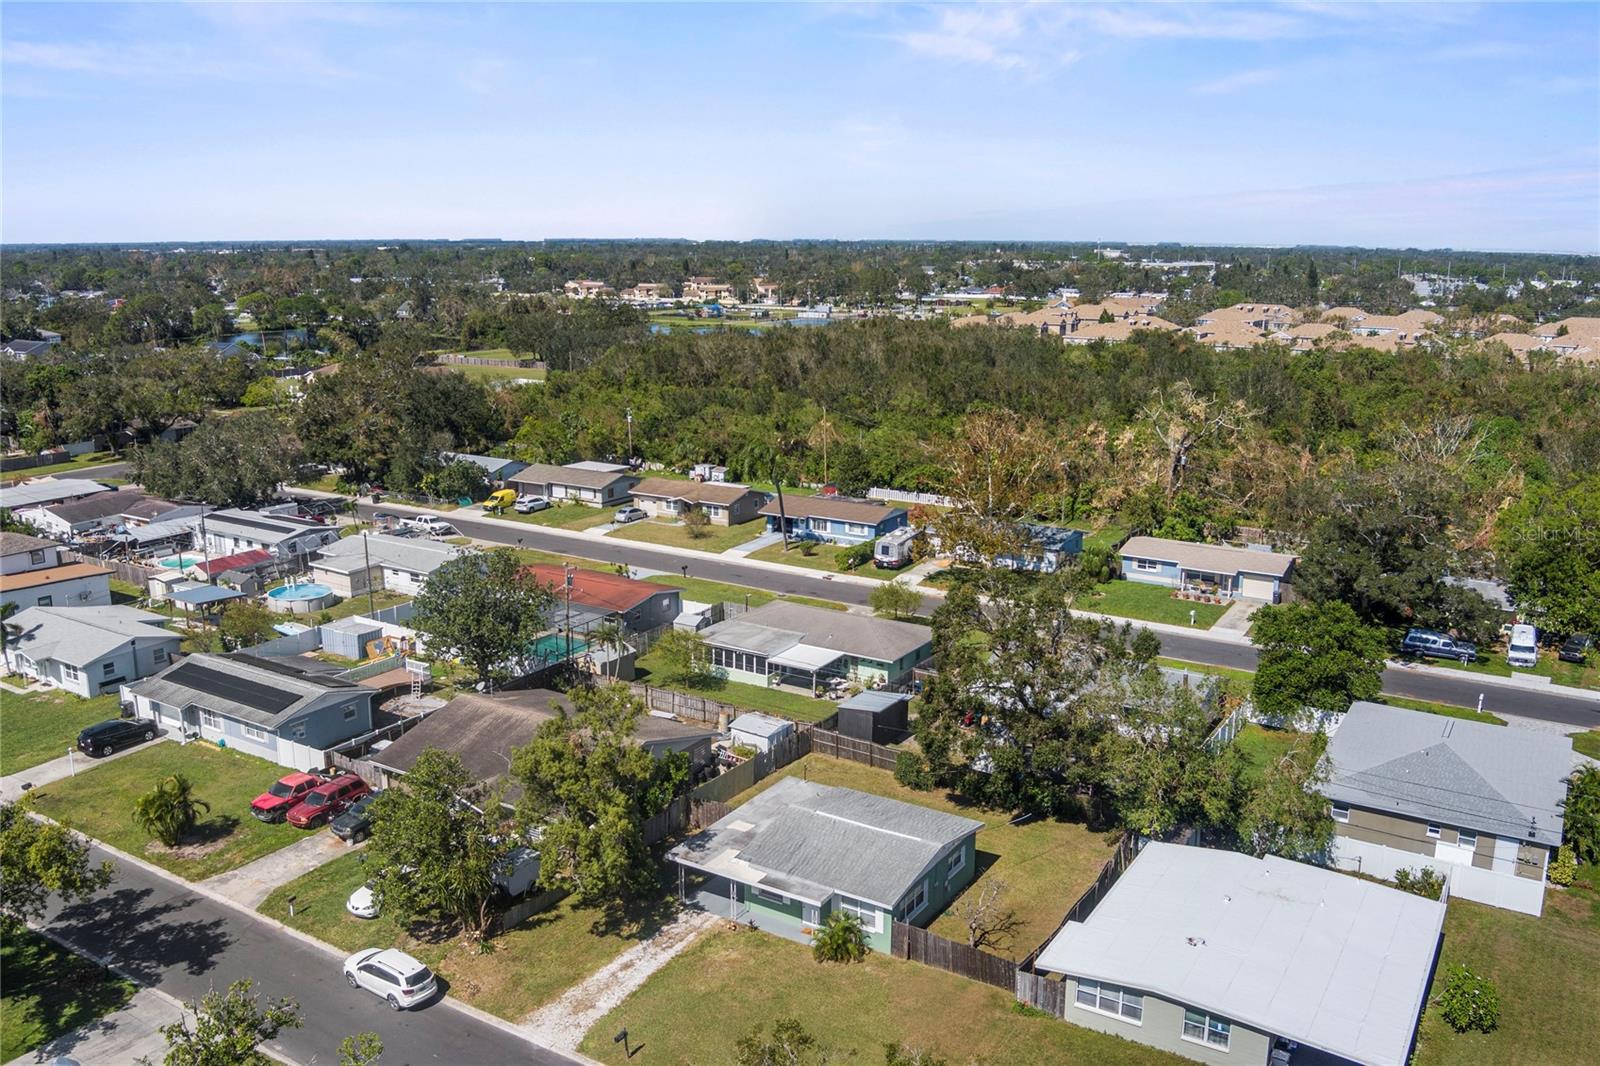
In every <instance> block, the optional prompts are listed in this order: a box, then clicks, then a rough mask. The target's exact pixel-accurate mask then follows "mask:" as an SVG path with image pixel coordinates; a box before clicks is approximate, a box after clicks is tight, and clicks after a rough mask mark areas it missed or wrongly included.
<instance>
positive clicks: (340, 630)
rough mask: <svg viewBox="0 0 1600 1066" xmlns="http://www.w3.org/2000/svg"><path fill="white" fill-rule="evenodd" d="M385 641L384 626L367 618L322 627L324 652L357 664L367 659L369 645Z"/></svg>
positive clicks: (341, 620)
mask: <svg viewBox="0 0 1600 1066" xmlns="http://www.w3.org/2000/svg"><path fill="white" fill-rule="evenodd" d="M382 639H383V626H382V625H381V624H379V623H377V622H372V621H368V620H367V619H365V618H341V619H339V620H338V621H337V622H329V623H328V624H327V625H324V626H323V627H322V650H323V651H326V652H331V653H332V654H334V655H338V656H342V657H343V658H346V659H355V660H356V661H357V662H359V661H361V660H363V659H365V658H366V657H367V645H368V644H369V643H371V642H372V641H375V640H382Z"/></svg>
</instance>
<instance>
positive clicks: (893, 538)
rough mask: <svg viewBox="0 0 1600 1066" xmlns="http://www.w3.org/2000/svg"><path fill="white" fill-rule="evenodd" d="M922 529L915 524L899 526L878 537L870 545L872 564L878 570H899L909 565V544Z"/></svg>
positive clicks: (918, 535) (919, 534) (920, 533)
mask: <svg viewBox="0 0 1600 1066" xmlns="http://www.w3.org/2000/svg"><path fill="white" fill-rule="evenodd" d="M920 536H922V530H920V529H918V528H917V527H916V526H901V527H900V528H899V529H894V530H890V531H889V532H888V533H885V534H884V535H883V536H881V537H879V538H878V543H876V544H874V545H873V546H872V565H873V566H876V567H877V568H878V569H879V570H899V569H900V568H902V567H905V566H910V565H911V545H912V544H913V543H914V542H915V541H916V539H917V538H918V537H920Z"/></svg>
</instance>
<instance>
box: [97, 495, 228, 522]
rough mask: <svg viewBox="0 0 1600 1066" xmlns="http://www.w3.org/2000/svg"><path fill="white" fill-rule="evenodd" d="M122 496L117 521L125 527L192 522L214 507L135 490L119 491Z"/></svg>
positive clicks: (208, 512)
mask: <svg viewBox="0 0 1600 1066" xmlns="http://www.w3.org/2000/svg"><path fill="white" fill-rule="evenodd" d="M118 495H119V496H122V497H123V501H122V503H123V507H122V512H121V513H120V514H119V515H118V516H117V517H118V518H119V519H121V521H120V522H119V523H118V524H119V525H121V526H122V527H123V528H125V529H137V528H140V527H144V526H154V525H167V524H170V523H173V522H192V521H193V520H195V519H198V518H199V517H200V516H201V515H203V514H210V513H211V512H212V511H214V510H216V508H214V507H212V506H210V505H209V504H203V503H178V502H175V501H173V500H163V499H161V498H160V497H158V496H144V495H142V494H140V493H137V492H126V491H124V492H121V493H118Z"/></svg>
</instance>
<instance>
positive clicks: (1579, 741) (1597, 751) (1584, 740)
mask: <svg viewBox="0 0 1600 1066" xmlns="http://www.w3.org/2000/svg"><path fill="white" fill-rule="evenodd" d="M1567 735H1568V736H1570V737H1571V738H1572V746H1573V747H1574V748H1575V749H1577V752H1578V754H1579V755H1587V756H1589V758H1591V759H1600V729H1591V730H1589V731H1588V732H1586V733H1568V734H1567Z"/></svg>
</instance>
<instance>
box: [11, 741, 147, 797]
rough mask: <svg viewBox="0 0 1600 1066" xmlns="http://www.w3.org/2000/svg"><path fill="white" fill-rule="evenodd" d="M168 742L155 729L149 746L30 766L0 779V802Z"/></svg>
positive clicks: (78, 754) (65, 757)
mask: <svg viewBox="0 0 1600 1066" xmlns="http://www.w3.org/2000/svg"><path fill="white" fill-rule="evenodd" d="M170 739H171V737H170V736H169V735H168V733H167V731H166V730H165V729H157V730H156V739H155V740H153V741H151V742H150V743H149V744H145V743H139V744H135V745H133V746H132V747H128V748H123V749H122V750H121V751H118V752H114V753H113V754H111V755H107V756H105V757H104V758H99V759H91V758H90V757H89V756H87V755H85V754H83V752H81V751H75V752H73V753H72V754H71V755H62V756H60V757H59V758H55V759H51V760H50V761H49V762H42V763H40V764H39V765H38V766H30V767H28V768H27V769H26V770H18V771H17V772H16V773H14V774H12V775H11V776H9V777H0V800H6V801H7V802H12V803H14V802H16V801H17V800H19V799H21V798H22V795H23V793H24V791H25V790H24V789H23V787H22V786H23V785H29V786H31V787H33V788H43V787H44V786H45V785H48V784H52V783H54V782H56V781H62V780H65V779H66V778H68V777H72V776H74V775H76V774H81V773H84V772H86V771H88V770H92V769H93V768H94V767H96V766H99V765H100V764H101V763H108V762H116V761H117V760H118V759H120V758H122V757H123V756H125V755H132V754H133V753H134V752H136V751H143V750H144V749H146V748H148V747H150V746H151V745H153V744H160V743H161V742H162V741H164V740H170Z"/></svg>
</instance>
